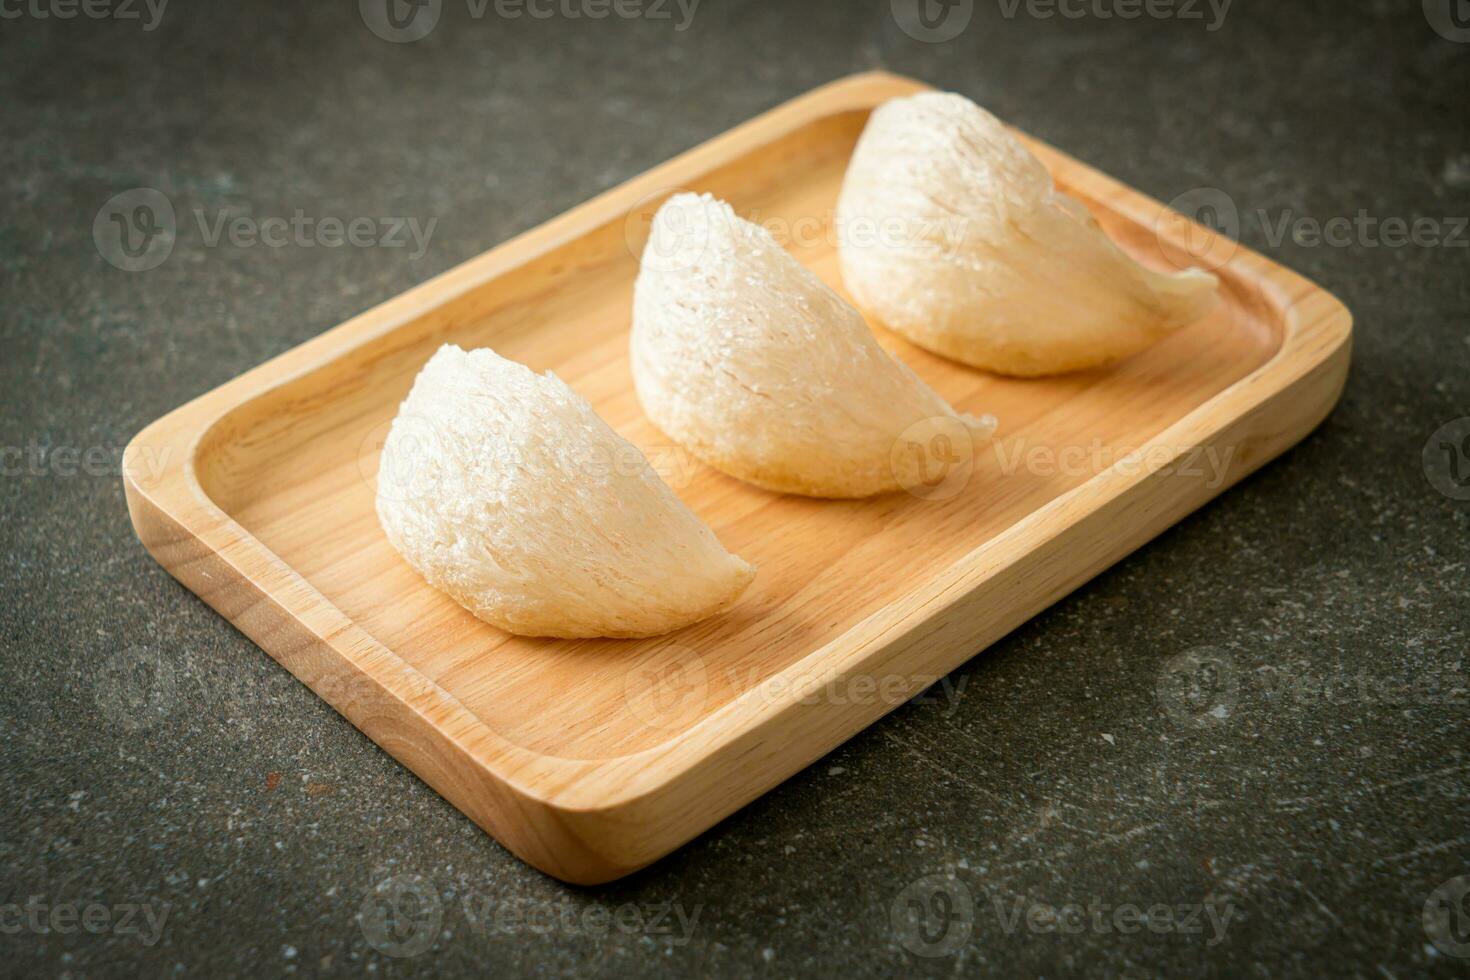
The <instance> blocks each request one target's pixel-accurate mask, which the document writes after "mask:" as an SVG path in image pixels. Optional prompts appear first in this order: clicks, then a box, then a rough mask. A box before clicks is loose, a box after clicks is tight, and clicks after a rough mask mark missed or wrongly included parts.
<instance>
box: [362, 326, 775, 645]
mask: <svg viewBox="0 0 1470 980" xmlns="http://www.w3.org/2000/svg"><path fill="white" fill-rule="evenodd" d="M377 510H378V519H379V520H380V521H381V523H382V525H383V530H384V532H386V534H387V536H388V540H389V541H390V542H392V544H393V547H395V548H397V549H398V552H399V553H400V554H401V555H403V557H404V558H405V559H406V560H407V561H408V563H409V564H410V565H412V566H413V567H414V568H415V569H416V570H417V571H418V572H419V573H420V574H421V575H423V577H424V578H425V579H427V580H428V582H429V583H430V584H431V585H433V586H434V587H435V588H438V589H441V590H443V591H444V592H446V593H448V594H449V595H450V596H452V597H453V598H454V599H456V600H457V601H458V602H459V603H461V604H462V605H463V606H464V607H465V608H466V609H468V610H469V611H470V612H472V613H474V614H475V615H476V616H478V617H479V618H481V619H483V620H485V621H486V622H489V623H492V624H494V625H495V626H498V627H500V628H502V629H505V630H508V631H510V632H512V633H519V634H523V635H529V636H556V637H590V636H613V637H632V636H653V635H657V634H660V633H666V632H669V631H670V630H675V629H678V628H680V627H682V626H685V625H688V624H689V623H693V622H695V621H697V620H700V619H703V618H705V617H707V616H711V615H714V614H715V613H718V612H720V611H721V610H723V609H725V608H727V607H728V606H730V605H731V604H732V603H733V602H734V601H735V600H736V598H737V597H738V596H739V595H740V593H741V592H742V591H743V590H744V589H745V587H746V586H747V585H748V584H749V583H750V581H751V579H752V578H753V577H754V575H755V569H754V568H753V567H752V566H751V565H749V564H748V563H746V562H745V561H742V560H741V559H740V558H737V557H735V556H734V555H731V554H730V553H729V552H727V551H726V550H725V549H724V548H723V547H722V546H721V545H720V542H719V541H718V540H717V539H716V537H715V535H714V533H713V532H712V531H711V530H710V529H709V527H707V526H706V525H705V524H704V523H703V522H702V521H700V519H699V518H698V517H696V516H695V515H694V514H693V513H692V512H691V511H690V510H689V508H688V507H686V506H684V504H683V503H682V502H681V501H680V500H679V499H678V498H677V497H676V496H674V493H673V491H671V490H670V489H669V487H668V486H667V485H665V484H664V482H663V481H662V480H660V479H659V477H658V475H657V474H656V473H655V472H654V470H653V468H652V467H651V466H650V465H649V464H648V461H647V460H646V459H645V458H644V457H643V455H642V454H641V453H640V452H639V451H638V450H637V448H635V447H634V446H633V445H632V444H631V443H629V442H627V441H626V440H624V439H623V438H621V437H620V436H618V435H617V433H615V432H613V430H612V429H611V428H609V427H608V425H607V423H605V422H603V420H602V419H601V418H600V417H598V415H597V413H596V412H594V411H593V409H592V406H591V405H589V404H588V403H587V402H586V400H585V399H583V398H582V397H580V396H579V395H577V394H576V393H575V392H574V391H572V389H571V388H569V387H567V385H566V384H565V383H563V382H562V381H561V380H560V379H559V378H557V377H556V376H555V375H553V374H551V373H550V372H548V373H546V374H545V375H537V374H535V373H534V372H532V371H531V370H530V369H529V368H527V367H525V366H524V365H521V364H518V363H515V362H514V361H508V360H506V359H505V358H502V357H500V356H499V355H497V354H496V353H495V352H493V351H490V350H475V351H472V352H468V353H467V352H465V351H463V350H461V349H460V348H458V347H455V346H452V345H446V346H445V347H442V348H440V350H439V351H438V353H436V354H435V355H434V356H433V358H431V359H430V360H429V362H428V363H427V364H426V365H424V368H423V370H422V371H420V372H419V375H418V377H417V378H416V379H415V381H414V385H413V390H412V391H410V392H409V395H408V398H407V399H406V400H405V401H404V402H403V405H402V406H401V407H400V409H399V412H398V416H397V417H396V418H395V419H394V421H393V427H392V430H391V431H390V433H389V435H388V439H387V441H386V443H385V445H384V447H383V454H382V459H381V462H380V466H379V485H378V495H377Z"/></svg>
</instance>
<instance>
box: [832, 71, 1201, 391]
mask: <svg viewBox="0 0 1470 980" xmlns="http://www.w3.org/2000/svg"><path fill="white" fill-rule="evenodd" d="M837 221H838V228H839V230H840V237H839V242H840V245H841V256H842V273H843V278H844V281H845V282H846V284H847V288H848V290H849V292H851V293H852V296H853V298H854V299H855V300H856V301H857V303H858V305H859V306H860V307H862V309H863V310H864V312H866V313H868V314H869V315H870V316H872V317H873V318H874V319H875V320H877V321H878V322H881V323H882V324H883V325H885V326H887V327H888V328H889V329H892V330H894V331H897V332H898V333H900V334H902V335H903V336H905V337H907V338H908V339H909V340H911V341H913V342H914V343H916V344H918V345H919V346H921V347H923V348H925V349H926V350H930V351H933V352H934V353H936V354H940V355H942V356H944V357H949V358H952V359H954V360H957V361H960V362H962V363H965V364H969V365H972V366H974V367H979V368H984V369H987V370H991V371H996V372H999V373H1002V374H1008V375H1016V376H1022V377H1028V376H1036V375H1047V374H1056V373H1060V372H1064V371H1074V370H1081V369H1085V368H1092V367H1098V366H1101V365H1104V364H1107V363H1109V362H1112V361H1116V360H1118V359H1120V358H1124V357H1127V356H1129V355H1131V354H1134V353H1136V352H1138V351H1140V350H1142V349H1143V348H1145V347H1147V346H1149V345H1151V344H1153V343H1155V342H1156V341H1158V340H1159V339H1161V338H1163V337H1164V336H1166V335H1167V334H1169V333H1170V332H1172V331H1174V330H1176V329H1178V328H1179V327H1181V326H1184V325H1186V324H1188V323H1191V322H1193V321H1195V320H1198V319H1199V318H1200V317H1202V316H1204V315H1206V314H1207V313H1209V312H1210V310H1211V309H1213V308H1214V306H1215V304H1216V302H1217V299H1218V297H1217V290H1218V286H1219V282H1218V280H1217V279H1216V277H1215V276H1214V275H1211V274H1210V273H1208V272H1204V271H1202V270H1199V269H1189V270H1185V271H1182V272H1178V273H1175V274H1172V275H1169V274H1163V273H1158V272H1154V271H1152V270H1150V269H1147V268H1145V267H1143V266H1141V265H1139V264H1138V263H1137V262H1135V261H1134V260H1133V259H1131V258H1129V257H1128V256H1127V255H1125V254H1124V253H1123V252H1122V251H1121V250H1120V249H1119V248H1118V247H1117V246H1116V245H1115V244H1113V242H1112V241H1111V240H1110V239H1109V238H1108V237H1107V235H1106V234H1105V233H1104V232H1103V230H1102V228H1101V227H1099V225H1098V224H1097V222H1096V221H1095V220H1094V219H1093V218H1092V216H1091V215H1090V214H1089V213H1088V212H1087V209H1086V208H1084V207H1083V206H1082V204H1081V203H1080V202H1078V201H1077V200H1076V199H1075V198H1072V197H1069V196H1068V195H1066V194H1063V193H1061V192H1060V191H1058V190H1057V189H1056V187H1055V186H1054V185H1053V183H1052V178H1051V175H1050V174H1049V173H1048V172H1047V170H1046V167H1045V166H1044V165H1043V164H1042V163H1041V161H1039V160H1037V159H1036V157H1034V156H1033V155H1032V154H1031V153H1030V152H1028V151H1027V150H1026V148H1025V147H1024V146H1022V145H1021V143H1020V142H1019V141H1018V140H1017V139H1016V138H1015V137H1014V136H1013V135H1011V134H1010V133H1009V132H1007V131H1006V129H1005V127H1004V126H1003V125H1002V124H1001V123H1000V122H999V121H998V120H997V119H996V118H995V117H994V116H992V115H990V114H989V113H988V112H986V111H985V110H984V109H981V108H980V107H979V106H977V105H976V104H975V103H973V102H971V101H970V100H969V99H966V98H964V97H963V96H960V95H954V94H950V93H939V92H934V93H925V94H922V95H916V96H912V97H909V98H903V99H895V100H893V101H890V102H887V103H885V104H883V105H882V106H880V107H879V108H878V109H877V110H875V111H874V112H873V114H872V116H871V118H870V119H869V121H868V124H867V128H866V129H865V130H864V131H863V134H862V137H861V139H860V140H859V141H858V144H857V148H856V149H855V150H854V152H853V155H852V161H851V163H850V164H849V165H848V169H847V175H846V177H845V179H844V182H843V187H842V193H841V197H840V199H839V201H838V205H837Z"/></svg>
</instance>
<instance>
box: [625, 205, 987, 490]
mask: <svg viewBox="0 0 1470 980" xmlns="http://www.w3.org/2000/svg"><path fill="white" fill-rule="evenodd" d="M631 356H632V370H633V381H634V385H635V387H636V389H637V393H638V399H639V401H640V402H641V403H642V405H643V409H644V411H645V412H646V413H647V415H648V417H649V418H650V419H651V420H652V421H653V422H654V424H655V425H657V426H658V427H659V428H661V429H662V430H663V431H664V432H665V433H667V434H668V436H669V437H670V438H671V439H673V440H674V441H675V442H677V443H678V444H679V445H681V446H683V447H684V448H686V449H687V450H689V451H690V452H691V453H693V454H694V455H696V456H698V457H699V458H700V459H702V460H704V461H705V462H707V463H709V464H710V465H711V466H714V467H716V468H717V469H720V470H722V471H724V472H725V473H728V474H730V475H731V476H735V477H738V478H740V479H742V480H746V481H748V482H750V483H754V484H756V485H758V486H761V487H765V488H767V489H771V490H777V491H782V492H787V493H798V494H806V495H808V496H816V497H866V496H870V495H873V494H878V493H885V492H889V491H893V490H896V489H899V488H900V487H903V488H909V487H913V486H914V485H915V484H917V483H919V482H921V481H922V480H923V479H924V475H923V474H922V473H921V472H919V470H921V469H922V468H923V465H924V462H923V459H922V458H921V456H920V457H916V456H915V454H913V453H910V452H906V451H903V450H904V447H905V446H906V445H907V444H908V443H910V442H912V443H914V444H917V445H924V444H927V442H929V441H930V440H932V439H933V438H937V437H943V438H946V439H948V438H951V437H953V438H963V440H964V441H965V442H966V443H969V442H970V440H971V439H972V438H980V439H984V438H986V437H988V436H989V435H990V433H991V432H992V431H993V429H994V427H995V420H994V419H992V418H989V417H985V418H976V417H973V416H968V415H961V414H960V413H958V412H956V411H955V410H954V409H953V408H951V407H950V406H949V404H948V403H946V402H945V400H944V399H943V398H941V397H940V396H939V395H938V394H937V393H936V392H935V391H934V390H933V389H931V388H930V387H929V386H928V385H926V384H925V383H924V382H923V381H922V380H920V378H919V377H918V375H916V374H914V372H913V371H911V370H910V369H909V368H908V367H907V366H906V365H904V364H902V363H900V362H899V361H897V360H895V359H894V358H893V357H891V356H889V354H888V353H887V352H886V351H884V350H883V349H882V348H881V347H879V346H878V343H877V341H876V340H875V339H874V338H873V335H872V332H871V331H870V330H869V329H868V326H867V324H866V323H865V322H864V321H863V318H862V316H861V315H859V313H858V312H857V310H855V309H853V308H852V307H851V306H850V305H849V304H848V303H846V302H845V301H844V300H843V299H842V298H841V297H840V296H838V295H837V294H836V293H835V292H833V291H832V290H831V289H830V288H828V287H827V286H826V285H825V284H824V283H822V281H821V280H819V279H818V278H817V277H816V276H814V275H813V274H812V273H810V272H808V271H807V269H806V268H805V267H803V266H802V265H801V264H800V263H799V262H797V261H796V259H795V258H793V257H792V256H791V255H789V254H788V253H787V252H786V250H785V249H783V248H782V247H781V245H780V244H779V243H778V242H777V241H776V240H775V239H774V238H773V237H772V236H771V234H770V233H769V232H768V231H766V229H764V228H761V227H759V226H757V225H755V224H752V223H751V222H748V221H745V220H743V219H741V218H739V217H738V216H736V214H735V212H734V211H733V210H732V209H731V208H730V206H729V205H728V204H726V203H724V202H723V201H720V200H717V199H715V198H713V197H711V196H709V195H707V194H706V195H694V194H677V195H675V196H673V197H671V198H670V199H669V200H668V201H666V202H665V203H664V205H663V207H662V208H660V209H659V211H658V213H657V214H656V215H655V217H654V221H653V227H652V230H651V233H650V236H649V240H648V243H647V245H646V247H645V248H644V252H643V257H642V261H641V267H640V269H639V273H638V281H637V285H636V286H635V288H634V298H633V332H632V341H631ZM955 433H958V435H957V436H956V435H954V434H955ZM969 448H970V447H969V446H966V449H969ZM911 470H912V472H910V471H911Z"/></svg>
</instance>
